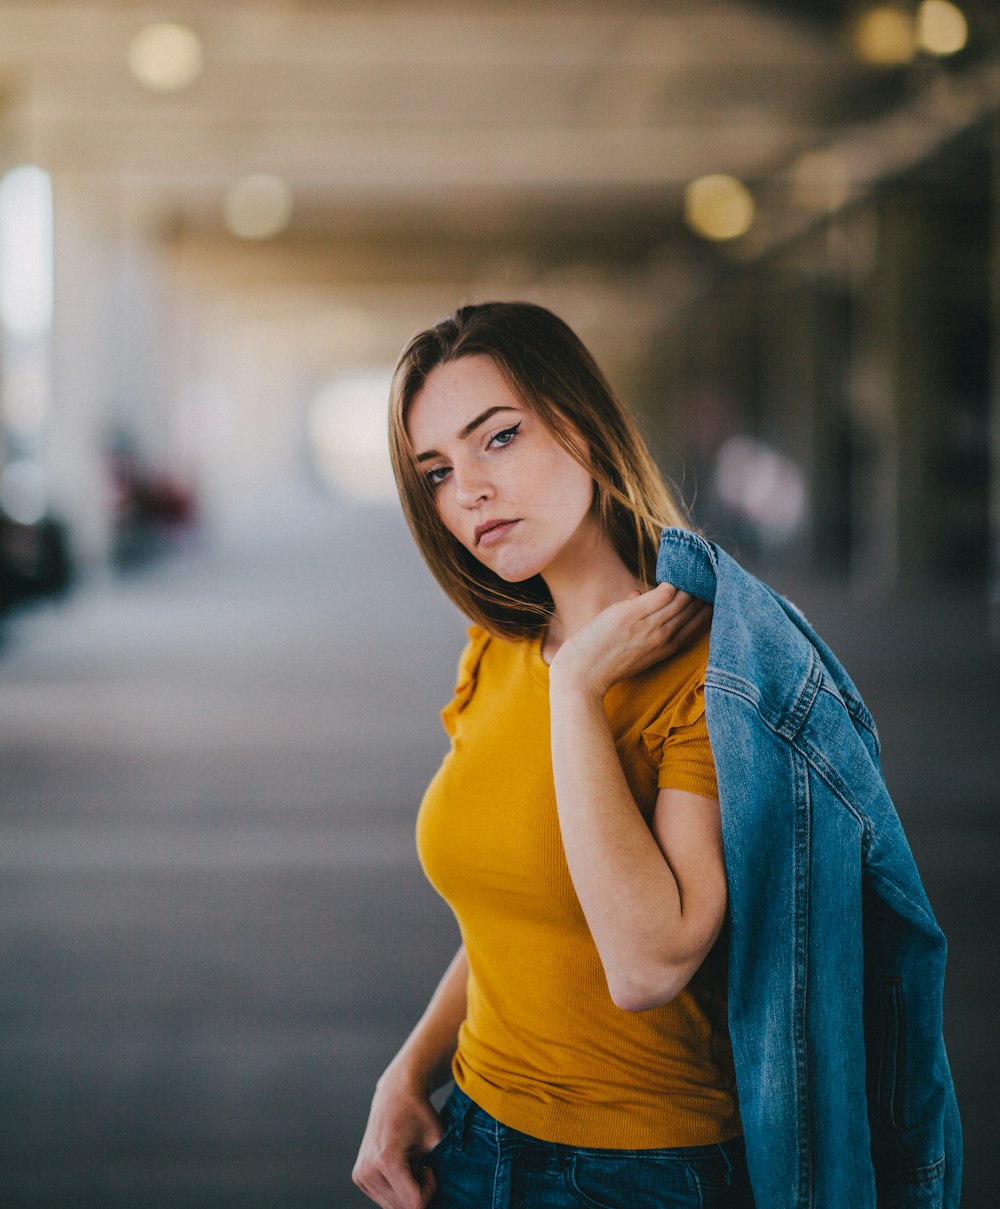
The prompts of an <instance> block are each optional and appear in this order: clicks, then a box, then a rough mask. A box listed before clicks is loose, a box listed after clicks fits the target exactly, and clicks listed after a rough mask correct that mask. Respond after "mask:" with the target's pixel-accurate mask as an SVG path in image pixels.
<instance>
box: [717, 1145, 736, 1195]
mask: <svg viewBox="0 0 1000 1209" xmlns="http://www.w3.org/2000/svg"><path fill="white" fill-rule="evenodd" d="M719 1153H720V1154H721V1155H722V1158H723V1161H724V1162H725V1164H726V1171H725V1184H726V1187H727V1188H732V1186H733V1161H732V1159H731V1158H730V1157H729V1151H728V1150H727V1148H726V1144H725V1143H724V1142H720V1143H719Z"/></svg>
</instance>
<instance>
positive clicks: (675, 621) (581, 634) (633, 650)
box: [550, 583, 712, 697]
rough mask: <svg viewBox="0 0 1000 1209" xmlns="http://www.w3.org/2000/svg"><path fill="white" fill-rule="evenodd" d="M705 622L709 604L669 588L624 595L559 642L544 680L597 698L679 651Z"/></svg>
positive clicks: (709, 616) (709, 618)
mask: <svg viewBox="0 0 1000 1209" xmlns="http://www.w3.org/2000/svg"><path fill="white" fill-rule="evenodd" d="M711 621H712V609H711V606H710V605H708V604H706V603H705V601H703V600H700V599H699V598H698V597H696V596H689V595H688V594H687V592H679V591H678V590H677V589H676V588H675V587H674V586H673V584H667V583H660V584H657V585H656V587H655V588H651V589H650V590H649V591H648V592H630V593H629V595H628V598H627V599H626V600H619V601H617V602H616V603H615V604H613V605H610V606H609V607H608V608H606V609H604V610H603V611H602V612H600V613H598V615H597V616H596V617H595V618H594V619H593V620H592V621H590V622H588V623H587V625H585V626H583V627H582V629H579V630H577V632H576V633H575V634H573V635H572V637H570V638H568V639H567V640H566V641H565V642H564V643H563V644H562V646H561V647H560V648H559V650H558V651H557V653H556V656H555V658H554V659H553V660H552V666H551V668H550V676H551V677H554V678H557V679H560V680H565V679H567V678H568V679H570V680H573V681H575V682H576V683H578V684H581V685H583V686H584V687H585V688H586V689H587V690H588V691H589V692H591V693H593V694H594V695H595V696H597V697H603V696H604V694H605V693H606V692H607V691H608V689H609V688H610V687H611V686H612V685H613V684H616V683H617V682H618V681H619V680H624V679H625V678H626V677H628V676H635V675H637V674H638V673H639V672H642V671H645V670H646V668H648V667H652V666H653V664H654V663H659V662H660V661H661V660H663V659H667V658H669V657H670V656H671V655H674V654H676V653H677V652H678V651H680V650H683V649H684V647H686V646H687V645H688V644H689V643H690V642H692V641H693V640H694V639H695V638H697V637H698V636H699V635H700V634H702V633H704V632H705V630H707V629H708V627H709V626H710V625H711ZM553 683H554V680H553Z"/></svg>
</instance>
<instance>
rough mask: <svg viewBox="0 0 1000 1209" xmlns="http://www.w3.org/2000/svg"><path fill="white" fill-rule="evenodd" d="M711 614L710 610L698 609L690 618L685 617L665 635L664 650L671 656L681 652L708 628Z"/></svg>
mask: <svg viewBox="0 0 1000 1209" xmlns="http://www.w3.org/2000/svg"><path fill="white" fill-rule="evenodd" d="M711 617H712V612H711V610H710V609H707V608H706V609H698V610H697V611H696V612H693V613H692V614H691V616H690V617H685V618H684V619H683V621H682V622H681V624H680V625H678V626H677V628H676V629H674V630H673V631H672V632H671V633H670V634H669V635H667V641H666V650H667V653H668V654H670V655H672V654H674V653H675V652H676V651H681V650H683V649H684V648H685V647H686V646H688V644H689V643H691V642H693V641H694V639H695V638H697V637H698V636H699V635H700V634H702V633H704V631H705V630H707V629H708V628H709V625H710V623H711Z"/></svg>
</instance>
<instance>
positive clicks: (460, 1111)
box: [448, 1085, 472, 1150]
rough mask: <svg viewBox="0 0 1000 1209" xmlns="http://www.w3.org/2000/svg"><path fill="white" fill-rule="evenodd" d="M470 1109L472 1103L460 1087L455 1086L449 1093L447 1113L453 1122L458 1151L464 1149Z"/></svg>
mask: <svg viewBox="0 0 1000 1209" xmlns="http://www.w3.org/2000/svg"><path fill="white" fill-rule="evenodd" d="M471 1107H472V1101H471V1100H470V1099H469V1097H468V1096H467V1095H466V1094H465V1092H464V1091H462V1089H461V1088H460V1087H458V1086H457V1085H456V1087H455V1090H454V1091H453V1092H452V1093H451V1098H450V1100H449V1102H448V1111H449V1112H450V1113H451V1116H452V1119H453V1120H454V1122H455V1140H456V1142H457V1143H458V1149H459V1150H464V1149H465V1135H466V1132H467V1131H468V1128H469V1109H470V1108H471Z"/></svg>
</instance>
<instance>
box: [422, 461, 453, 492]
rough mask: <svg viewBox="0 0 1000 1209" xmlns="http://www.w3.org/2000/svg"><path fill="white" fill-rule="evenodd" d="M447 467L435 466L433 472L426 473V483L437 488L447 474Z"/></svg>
mask: <svg viewBox="0 0 1000 1209" xmlns="http://www.w3.org/2000/svg"><path fill="white" fill-rule="evenodd" d="M448 470H449V467H447V466H435V467H434V469H433V470H428V471H427V475H426V478H427V481H428V483H430V485H431V486H432V487H437V486H439V485H440V484H441V483H443V482H444V478H445V475H446V474H447V473H448Z"/></svg>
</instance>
